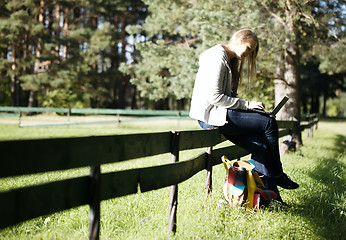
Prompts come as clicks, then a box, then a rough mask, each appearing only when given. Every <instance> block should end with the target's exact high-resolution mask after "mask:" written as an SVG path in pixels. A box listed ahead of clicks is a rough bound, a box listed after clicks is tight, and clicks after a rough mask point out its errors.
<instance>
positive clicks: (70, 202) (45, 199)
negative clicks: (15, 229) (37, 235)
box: [0, 176, 90, 228]
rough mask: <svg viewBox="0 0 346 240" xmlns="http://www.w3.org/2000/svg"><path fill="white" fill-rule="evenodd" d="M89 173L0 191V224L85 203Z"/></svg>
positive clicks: (17, 221)
mask: <svg viewBox="0 0 346 240" xmlns="http://www.w3.org/2000/svg"><path fill="white" fill-rule="evenodd" d="M89 182H90V179H89V177H87V176H86V177H79V178H73V179H68V180H62V181H57V182H51V183H46V184H42V185H37V186H31V187H26V188H20V189H14V190H10V191H6V192H0V216H1V217H0V228H5V227H8V226H11V225H13V224H16V223H19V222H22V221H25V220H29V219H32V218H36V217H39V216H44V215H46V214H50V213H54V212H58V211H62V210H65V209H70V208H74V207H78V206H81V205H85V204H88V192H89Z"/></svg>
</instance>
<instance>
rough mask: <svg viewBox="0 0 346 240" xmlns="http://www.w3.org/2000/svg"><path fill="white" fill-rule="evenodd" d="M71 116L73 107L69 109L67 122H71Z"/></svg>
mask: <svg viewBox="0 0 346 240" xmlns="http://www.w3.org/2000/svg"><path fill="white" fill-rule="evenodd" d="M70 117H71V108H68V109H67V122H70Z"/></svg>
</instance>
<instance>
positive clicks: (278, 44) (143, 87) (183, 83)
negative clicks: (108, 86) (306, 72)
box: [120, 0, 345, 106]
mask: <svg viewBox="0 0 346 240" xmlns="http://www.w3.org/2000/svg"><path fill="white" fill-rule="evenodd" d="M145 3H146V4H147V5H148V10H149V12H150V15H149V16H148V17H147V18H146V20H145V24H144V25H143V26H131V27H128V28H127V31H128V32H129V33H130V34H139V33H143V32H144V34H145V35H146V38H145V39H141V41H139V42H138V43H137V44H136V48H137V50H138V51H139V52H140V54H141V58H139V59H136V61H135V62H133V63H131V64H125V63H123V64H122V66H121V68H120V70H121V71H122V72H124V73H126V74H129V75H131V76H132V79H131V82H132V83H133V84H135V85H136V86H137V89H138V90H139V91H140V92H141V96H142V97H146V98H150V99H156V100H158V99H162V98H167V97H169V96H172V97H174V98H177V99H183V98H186V99H189V98H190V97H191V92H192V87H193V82H194V78H195V74H196V72H197V69H198V56H199V54H200V53H201V52H202V51H203V50H205V49H207V48H209V47H211V46H213V45H215V44H217V43H226V42H227V41H228V39H229V37H230V36H231V34H232V33H233V32H235V31H236V30H238V29H240V28H251V29H253V30H254V31H255V32H256V33H258V35H259V37H260V54H259V61H258V69H259V76H260V77H259V81H260V83H259V84H257V83H256V84H255V85H258V87H254V86H253V85H254V83H247V84H248V85H252V92H254V94H252V96H251V93H249V91H246V88H247V87H248V86H246V83H243V85H242V86H241V92H243V93H246V97H245V98H249V99H253V96H257V99H258V96H259V95H263V96H267V97H266V98H264V102H265V103H267V101H269V102H268V103H272V102H273V101H272V100H273V92H272V91H273V86H274V82H273V79H275V78H279V79H280V76H278V75H277V72H276V68H277V65H278V63H277V62H276V61H275V56H276V55H279V54H281V53H282V54H283V53H289V52H290V51H291V50H290V49H288V46H290V45H295V46H296V47H297V49H296V50H297V60H296V61H297V62H294V64H292V65H293V67H295V69H294V70H292V71H293V74H294V73H295V72H296V73H299V65H300V64H302V65H303V64H306V63H307V62H310V61H313V59H315V60H317V64H319V63H321V66H320V69H321V71H322V73H323V71H325V70H323V69H326V68H329V69H330V70H331V71H330V70H328V71H329V72H334V73H341V72H344V70H343V69H342V68H343V66H344V64H342V63H343V62H344V58H345V56H344V55H343V54H342V53H343V51H340V50H343V48H344V46H345V44H344V41H343V40H342V37H343V29H344V25H343V21H342V19H344V14H343V11H342V9H343V7H344V4H343V3H342V2H341V1H320V2H315V1H305V2H301V1H298V0H295V1H286V0H280V1H272V0H269V1H238V0H223V1H217V2H215V1H208V0H204V1H165V2H162V1H155V0H147V1H145ZM290 28H292V29H293V30H292V31H288V29H290ZM274 33H275V34H274ZM294 34H295V35H294ZM336 39H338V40H337V41H336ZM331 42H333V43H334V45H335V47H333V51H329V46H330V43H331ZM334 45H333V46H334ZM321 49H323V51H321ZM334 50H335V52H334ZM336 51H338V53H339V54H338V55H336V54H333V52H334V53H336ZM327 52H328V54H323V53H327ZM286 55H287V62H289V59H288V57H289V56H288V55H289V54H286ZM299 56H300V58H299ZM339 63H341V64H339ZM279 64H281V65H283V64H284V63H283V62H282V63H279ZM333 64H334V65H333ZM296 66H297V67H298V68H297V67H296ZM332 66H333V67H332ZM282 68H283V69H284V70H285V71H288V69H285V66H283V67H282ZM289 76H290V75H289V74H288V75H287V77H285V78H286V79H284V80H285V81H286V82H287V85H290V84H291V83H290V80H289V79H287V78H288V77H289ZM296 77H297V83H292V84H294V85H297V86H296V87H295V88H296V90H295V91H297V92H299V89H300V88H301V87H302V88H304V89H308V86H307V85H305V84H304V82H302V83H300V81H299V76H296ZM301 84H302V86H300V85H301ZM263 86H265V87H263ZM328 87H329V88H330V89H329V91H331V92H332V91H334V90H335V86H333V85H331V84H329V85H328ZM298 95H299V93H298ZM268 96H269V99H268ZM305 97H308V98H309V97H310V96H305ZM328 97H329V96H328ZM261 99H262V98H261ZM293 101H295V102H297V103H298V102H299V101H300V99H294V100H293ZM297 106H299V104H297Z"/></svg>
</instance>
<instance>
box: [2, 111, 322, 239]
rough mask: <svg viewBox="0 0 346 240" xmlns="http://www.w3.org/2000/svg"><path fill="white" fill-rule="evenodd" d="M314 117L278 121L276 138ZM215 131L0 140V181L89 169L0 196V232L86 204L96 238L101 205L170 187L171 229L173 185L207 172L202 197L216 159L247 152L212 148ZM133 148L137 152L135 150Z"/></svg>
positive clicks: (208, 187)
mask: <svg viewBox="0 0 346 240" xmlns="http://www.w3.org/2000/svg"><path fill="white" fill-rule="evenodd" d="M317 122H318V119H317V118H316V117H314V118H313V120H310V118H309V120H308V122H307V124H305V125H300V126H299V125H297V122H295V121H278V125H279V128H280V131H279V135H280V137H282V136H285V135H288V134H291V133H292V131H301V130H303V129H305V128H314V126H316V124H317ZM224 140H225V139H224V138H223V137H222V135H221V134H220V132H219V130H217V129H215V130H208V131H203V130H195V131H180V132H161V133H148V134H129V135H114V136H93V137H78V138H57V139H38V140H14V141H2V142H0V151H1V156H2V163H1V164H2V166H1V168H0V179H1V178H6V177H13V176H19V175H26V174H36V173H44V172H49V171H59V170H67V169H73V168H80V167H90V175H89V176H82V177H77V178H69V179H65V180H60V181H53V182H49V183H44V184H39V185H34V186H29V187H22V188H17V189H12V190H8V191H3V192H0V228H6V227H8V226H11V225H14V224H17V223H20V222H23V221H26V220H29V219H33V218H36V217H39V216H44V215H47V214H51V213H55V212H58V211H63V210H66V209H71V208H75V207H78V206H82V205H86V204H88V205H90V218H89V219H90V221H89V228H90V229H89V238H90V239H98V238H99V227H100V226H99V224H100V202H101V201H103V200H106V199H111V198H116V197H121V196H125V195H129V194H134V193H137V192H138V187H139V188H140V191H141V192H147V191H151V190H154V189H159V188H164V187H168V186H171V187H170V191H171V196H170V203H169V232H173V233H174V232H175V231H176V227H177V226H176V221H175V219H176V210H177V185H178V184H179V183H181V182H183V181H185V180H187V179H189V178H190V177H192V176H193V175H195V174H196V173H198V172H200V171H202V170H204V169H206V171H207V175H206V176H207V179H206V194H209V193H210V191H211V187H212V186H211V184H212V166H214V165H217V164H220V163H221V160H220V158H221V156H222V155H227V156H228V157H229V158H230V159H236V158H240V157H242V156H245V155H247V154H248V153H247V152H246V151H244V150H243V149H241V148H239V147H237V146H230V147H225V148H219V149H213V146H215V145H216V144H218V143H220V142H222V141H224ZM203 147H206V148H207V151H206V152H203V153H201V154H199V155H198V156H195V157H193V158H192V159H189V160H187V161H182V162H179V152H180V151H183V150H188V149H196V148H203ZM134 149H136V150H135V151H134ZM163 153H171V156H172V157H171V158H172V163H169V164H164V165H159V166H154V167H146V168H137V169H130V170H123V171H116V172H109V173H101V172H100V166H101V165H102V164H106V163H114V162H121V161H127V160H130V159H135V158H142V157H147V156H154V155H158V154H163Z"/></svg>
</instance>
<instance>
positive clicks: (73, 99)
mask: <svg viewBox="0 0 346 240" xmlns="http://www.w3.org/2000/svg"><path fill="white" fill-rule="evenodd" d="M143 9H145V8H144V5H143V3H142V2H141V1H140V0H138V1H131V2H130V3H128V2H123V1H62V0H56V1H45V0H39V1H36V0H27V1H16V0H4V1H1V4H0V11H1V16H2V17H1V19H0V55H1V58H0V59H1V60H0V74H1V75H0V77H1V78H0V79H1V81H2V84H4V85H3V86H6V87H7V88H8V89H9V90H10V91H11V97H10V100H11V105H32V104H33V103H32V102H30V101H31V100H29V99H25V100H24V101H22V99H23V97H26V96H28V95H29V93H30V96H31V95H32V94H31V93H32V92H34V93H35V96H37V100H38V105H41V106H52V107H53V106H56V107H59V106H71V105H76V104H77V105H79V106H84V107H86V106H88V107H90V106H92V107H96V106H102V107H108V106H113V107H115V106H118V107H125V104H126V102H125V101H124V99H123V98H124V97H123V98H122V97H121V96H119V95H121V94H120V93H121V91H123V90H124V89H121V86H122V82H123V81H124V80H123V78H124V77H123V76H122V74H121V73H120V72H119V71H118V69H117V68H118V66H119V64H120V62H122V61H126V58H128V56H126V53H125V51H126V46H125V45H126V38H127V34H126V33H125V27H126V25H128V24H133V23H137V22H139V21H141V20H142V19H143V17H144V16H145V15H146V12H145V10H143ZM129 16H131V17H129ZM6 79H10V82H8V81H6ZM128 88H131V87H130V86H128ZM65 90H66V91H65ZM64 91H65V92H64ZM58 93H59V94H58ZM58 95H59V97H58V98H59V100H57V99H56V97H57V96H58ZM63 95H64V96H63ZM5 96H7V95H5ZM52 96H53V98H52V99H50V100H48V98H50V97H52ZM56 100H57V101H56ZM5 102H6V101H1V104H2V105H3V104H4V103H5ZM7 102H9V101H8V100H7ZM7 105H9V104H7Z"/></svg>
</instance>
